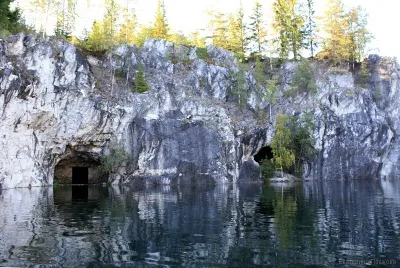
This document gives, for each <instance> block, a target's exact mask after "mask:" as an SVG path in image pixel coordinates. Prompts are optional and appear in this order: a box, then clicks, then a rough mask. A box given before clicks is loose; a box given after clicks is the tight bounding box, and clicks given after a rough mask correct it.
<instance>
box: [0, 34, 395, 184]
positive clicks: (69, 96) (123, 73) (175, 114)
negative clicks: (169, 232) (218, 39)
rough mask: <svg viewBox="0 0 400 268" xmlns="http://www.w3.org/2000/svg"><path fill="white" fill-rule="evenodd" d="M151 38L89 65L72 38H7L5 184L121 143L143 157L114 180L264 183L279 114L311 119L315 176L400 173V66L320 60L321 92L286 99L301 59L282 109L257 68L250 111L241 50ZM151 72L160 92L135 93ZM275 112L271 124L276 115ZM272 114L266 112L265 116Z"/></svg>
mask: <svg viewBox="0 0 400 268" xmlns="http://www.w3.org/2000/svg"><path fill="white" fill-rule="evenodd" d="M208 54H209V58H207V59H202V58H199V57H198V56H197V54H196V49H195V48H188V47H183V46H178V45H174V44H172V43H169V42H167V41H163V40H152V39H148V40H147V41H146V43H145V45H144V46H143V48H137V47H135V46H126V45H123V46H119V47H117V48H115V49H114V50H112V51H110V52H108V53H107V54H106V55H104V57H103V58H96V57H94V56H90V57H88V58H87V59H86V58H85V57H84V56H82V54H81V53H80V52H79V51H78V50H77V49H76V48H75V47H74V46H72V45H70V44H68V43H65V42H64V41H61V40H55V39H54V40H53V39H52V40H47V41H46V40H43V39H40V38H39V37H37V36H30V35H28V36H25V35H24V34H20V35H15V36H10V37H8V38H6V39H5V40H2V41H0V107H1V108H2V110H1V114H0V118H1V126H0V137H1V139H0V183H1V185H2V187H3V188H14V187H27V186H29V185H31V186H43V185H51V184H52V183H53V180H54V170H55V167H56V165H57V164H58V163H59V162H60V161H63V160H64V159H66V158H67V157H69V156H70V155H71V154H77V155H79V154H81V153H84V154H85V155H89V156H90V157H91V158H92V160H93V161H98V160H99V159H101V157H102V156H104V155H107V154H108V152H109V149H108V146H109V144H110V142H109V141H110V140H111V139H112V138H116V139H117V140H118V141H119V142H120V143H121V144H123V146H124V148H125V149H126V150H127V152H129V154H130V155H131V158H130V159H129V161H128V162H127V163H125V164H124V165H123V168H120V170H118V172H116V173H115V174H112V175H111V177H110V181H111V182H113V183H130V182H133V181H135V180H139V181H141V182H145V183H146V182H149V183H181V182H182V183H183V182H186V181H190V182H212V183H226V182H237V181H238V180H239V178H240V181H258V180H260V171H259V167H258V164H257V163H255V162H254V160H253V156H254V155H255V154H256V153H257V152H258V151H259V150H260V148H262V147H263V146H266V145H267V144H268V143H269V142H270V141H271V139H272V137H273V135H274V128H273V125H274V121H275V118H276V115H277V114H278V113H279V112H280V113H286V114H289V115H294V114H298V115H302V114H305V113H311V114H312V115H313V117H314V120H315V129H314V137H315V139H316V149H317V150H318V156H317V157H316V159H315V161H312V162H311V163H309V165H306V166H307V167H311V170H310V171H309V172H306V174H307V175H308V179H310V178H314V179H319V178H322V179H351V178H392V177H396V176H398V175H399V173H400V168H399V166H398V164H397V163H398V162H399V158H400V141H399V139H398V134H397V133H399V132H398V128H399V127H400V124H399V122H398V121H399V120H400V119H399V118H400V116H399V110H398V103H399V98H400V97H399V92H398V88H399V82H398V78H399V76H398V73H399V70H398V69H399V67H398V65H397V63H395V62H394V60H393V59H390V58H381V57H378V56H371V57H370V58H369V66H368V68H369V73H370V76H369V79H368V81H367V83H366V86H365V85H361V84H360V83H358V82H357V81H355V79H357V76H356V75H353V74H352V73H350V72H347V71H344V72H343V71H342V72H334V71H332V69H330V68H327V67H326V66H324V65H323V63H315V64H314V69H315V73H316V77H317V84H318V93H317V94H316V95H311V94H307V93H298V94H294V95H291V96H289V97H288V96H285V95H284V92H286V91H288V90H290V83H291V81H292V77H293V73H294V70H295V68H296V64H295V63H287V64H284V65H283V66H281V67H280V68H279V69H276V70H275V72H276V73H277V75H278V78H279V82H280V83H279V88H278V99H277V103H276V104H274V105H272V106H271V104H270V103H269V102H268V100H267V99H266V98H265V96H264V95H265V94H263V92H262V91H263V90H255V88H256V84H257V82H256V81H255V79H254V78H253V76H252V74H251V73H252V69H251V68H249V71H246V77H247V83H246V86H247V88H246V92H247V93H248V99H247V104H246V107H245V108H238V107H237V105H236V103H234V101H233V100H234V97H233V91H234V89H235V88H234V84H235V83H234V82H235V77H236V76H237V73H238V70H239V67H238V63H237V61H236V59H235V58H234V56H233V55H232V53H230V52H226V51H224V50H222V49H220V48H216V47H212V46H211V47H208ZM139 65H142V66H143V67H144V70H145V78H146V81H147V82H148V85H149V87H150V89H151V90H150V91H148V92H146V93H142V94H139V93H137V92H135V90H134V89H135V78H136V73H137V70H138V68H139ZM270 107H272V108H271V117H269V113H270V109H269V108H270ZM260 111H262V112H263V114H264V116H260Z"/></svg>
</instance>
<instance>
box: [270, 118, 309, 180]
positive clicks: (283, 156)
mask: <svg viewBox="0 0 400 268" xmlns="http://www.w3.org/2000/svg"><path fill="white" fill-rule="evenodd" d="M275 128H276V134H275V136H274V138H273V139H272V141H271V144H270V146H271V148H272V153H273V155H274V159H273V161H274V164H275V166H276V167H277V168H278V169H280V170H281V171H283V172H288V173H291V174H295V175H298V176H300V175H301V173H302V165H303V163H305V162H309V161H312V160H313V159H314V157H315V154H316V150H315V148H314V144H315V140H314V137H313V135H312V133H313V128H314V122H313V119H312V117H311V116H310V115H305V116H303V117H301V118H299V117H296V116H293V117H288V116H287V115H282V114H278V116H277V119H276V123H275Z"/></svg>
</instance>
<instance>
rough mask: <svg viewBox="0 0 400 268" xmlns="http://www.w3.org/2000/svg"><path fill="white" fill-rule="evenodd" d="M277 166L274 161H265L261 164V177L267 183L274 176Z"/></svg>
mask: <svg viewBox="0 0 400 268" xmlns="http://www.w3.org/2000/svg"><path fill="white" fill-rule="evenodd" d="M274 171H275V164H274V162H273V161H272V159H267V158H266V159H264V160H262V162H261V175H262V177H263V178H264V180H265V181H269V179H271V178H272V177H273V176H274Z"/></svg>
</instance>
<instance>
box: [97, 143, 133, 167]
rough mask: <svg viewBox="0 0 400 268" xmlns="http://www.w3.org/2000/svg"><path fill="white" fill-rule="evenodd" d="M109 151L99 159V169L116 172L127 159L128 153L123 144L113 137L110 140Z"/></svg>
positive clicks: (128, 157)
mask: <svg viewBox="0 0 400 268" xmlns="http://www.w3.org/2000/svg"><path fill="white" fill-rule="evenodd" d="M108 150H109V153H108V154H107V155H105V156H103V158H102V159H101V169H102V170H103V171H105V172H108V173H116V172H117V171H118V169H120V168H121V167H123V165H125V163H126V162H128V161H129V159H130V155H129V153H128V152H127V151H126V150H125V148H124V146H123V145H122V144H121V143H119V142H117V141H116V140H115V139H112V140H111V141H110V144H109V147H108Z"/></svg>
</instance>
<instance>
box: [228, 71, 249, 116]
mask: <svg viewBox="0 0 400 268" xmlns="http://www.w3.org/2000/svg"><path fill="white" fill-rule="evenodd" d="M246 83H247V81H246V75H245V67H244V65H243V64H239V72H238V74H237V77H236V81H235V83H234V86H233V90H232V94H233V95H234V96H235V97H236V98H237V102H238V106H239V108H243V107H244V106H246V102H247V87H246Z"/></svg>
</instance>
